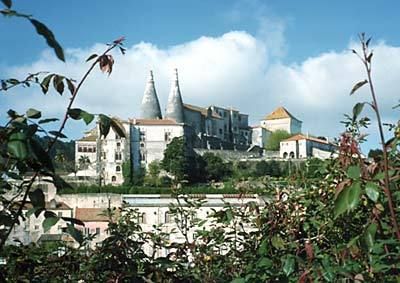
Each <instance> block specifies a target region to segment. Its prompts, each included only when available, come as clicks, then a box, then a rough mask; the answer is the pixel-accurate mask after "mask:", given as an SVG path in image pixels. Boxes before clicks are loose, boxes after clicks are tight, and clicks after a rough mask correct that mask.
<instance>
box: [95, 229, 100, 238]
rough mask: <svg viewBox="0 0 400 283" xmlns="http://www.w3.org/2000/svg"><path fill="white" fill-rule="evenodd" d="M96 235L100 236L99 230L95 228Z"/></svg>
mask: <svg viewBox="0 0 400 283" xmlns="http://www.w3.org/2000/svg"><path fill="white" fill-rule="evenodd" d="M96 235H98V236H100V228H99V227H96Z"/></svg>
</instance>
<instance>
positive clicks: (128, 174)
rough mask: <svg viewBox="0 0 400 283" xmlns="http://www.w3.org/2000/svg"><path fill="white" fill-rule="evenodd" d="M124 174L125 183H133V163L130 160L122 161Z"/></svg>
mask: <svg viewBox="0 0 400 283" xmlns="http://www.w3.org/2000/svg"><path fill="white" fill-rule="evenodd" d="M122 176H123V178H124V185H131V184H132V183H133V172H132V163H131V162H130V160H125V161H124V162H123V163H122Z"/></svg>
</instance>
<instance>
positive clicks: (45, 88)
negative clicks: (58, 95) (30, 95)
mask: <svg viewBox="0 0 400 283" xmlns="http://www.w3.org/2000/svg"><path fill="white" fill-rule="evenodd" d="M54 76H55V74H50V75H47V76H46V77H45V78H44V79H43V80H42V82H41V83H40V86H41V88H42V91H43V93H44V94H46V93H47V92H48V91H49V85H50V81H51V79H52V78H53V77H54Z"/></svg>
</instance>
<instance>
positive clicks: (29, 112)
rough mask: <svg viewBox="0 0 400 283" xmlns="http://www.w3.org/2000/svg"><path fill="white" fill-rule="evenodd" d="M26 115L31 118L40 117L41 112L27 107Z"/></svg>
mask: <svg viewBox="0 0 400 283" xmlns="http://www.w3.org/2000/svg"><path fill="white" fill-rule="evenodd" d="M26 116H27V117H28V118H31V119H39V118H40V117H42V113H41V112H40V111H38V110H36V109H33V108H29V109H28V110H27V111H26Z"/></svg>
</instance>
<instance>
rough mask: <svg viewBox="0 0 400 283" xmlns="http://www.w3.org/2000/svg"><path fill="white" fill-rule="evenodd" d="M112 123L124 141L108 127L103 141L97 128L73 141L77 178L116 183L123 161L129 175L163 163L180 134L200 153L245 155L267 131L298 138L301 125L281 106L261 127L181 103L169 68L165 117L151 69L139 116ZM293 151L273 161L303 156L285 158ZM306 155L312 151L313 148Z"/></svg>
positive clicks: (226, 111) (233, 112)
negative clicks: (216, 151) (123, 131)
mask: <svg viewBox="0 0 400 283" xmlns="http://www.w3.org/2000/svg"><path fill="white" fill-rule="evenodd" d="M117 120H118V121H119V123H120V124H121V126H122V127H123V129H124V130H125V136H126V137H125V138H123V137H120V136H119V135H118V134H117V133H116V132H114V131H113V130H112V129H110V133H109V134H108V135H107V137H106V138H101V139H100V138H99V134H98V132H99V131H98V129H97V127H96V128H94V129H92V130H91V131H89V132H87V133H86V135H85V136H84V137H83V138H81V139H79V140H77V141H76V146H75V147H76V148H75V151H76V155H75V158H76V164H77V166H78V168H79V169H80V170H79V171H78V176H79V175H81V176H82V175H84V176H89V177H94V178H99V179H100V182H101V183H102V184H121V183H122V182H123V173H122V172H123V166H124V165H125V166H126V163H130V166H131V168H132V169H133V171H138V170H140V168H142V167H147V166H148V165H149V164H150V163H151V162H153V161H156V160H158V161H160V160H162V159H163V156H164V150H165V149H166V147H167V144H168V143H169V142H170V141H171V140H172V139H173V138H174V137H182V136H184V137H185V139H186V142H187V144H188V146H190V147H192V148H197V149H203V150H230V151H244V152H245V151H246V150H250V149H253V148H254V147H259V148H260V149H261V151H262V149H263V148H264V147H265V145H266V143H267V141H268V138H269V136H270V135H271V133H272V132H274V131H276V130H285V131H287V132H288V133H290V134H299V133H301V126H302V122H301V121H300V120H298V119H297V118H295V117H294V116H293V115H292V114H290V113H289V111H288V110H286V109H285V108H284V107H279V108H277V109H276V110H275V111H273V112H272V113H270V114H269V115H266V116H265V118H264V119H263V120H261V121H260V125H258V126H254V127H250V126H249V115H248V114H244V113H241V112H240V111H239V110H237V109H234V108H232V107H229V108H227V107H221V106H215V105H210V106H208V107H199V106H195V105H191V104H187V103H184V102H183V99H182V93H181V89H180V86H179V78H178V71H177V69H175V70H174V75H173V80H172V83H171V88H170V91H169V96H168V104H167V107H166V110H165V114H164V115H163V113H162V111H161V107H160V103H159V99H158V96H157V91H156V87H155V82H154V76H153V72H152V71H150V74H149V78H148V81H147V83H146V87H145V91H144V95H143V99H142V104H141V108H140V117H138V118H132V119H128V120H122V119H117ZM288 142H289V141H288ZM284 145H285V146H286V143H285V144H284ZM292 152H293V150H290V151H289V152H288V153H287V154H284V153H281V154H280V156H279V154H277V156H276V157H277V158H279V157H282V158H289V157H293V158H294V157H299V156H301V157H302V158H305V157H308V155H307V156H306V155H304V154H298V153H296V154H294V153H293V154H291V155H289V154H290V153H292ZM307 152H312V149H309V150H307ZM85 159H86V164H85Z"/></svg>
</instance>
